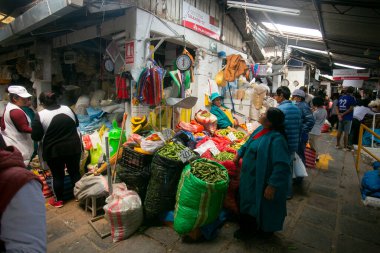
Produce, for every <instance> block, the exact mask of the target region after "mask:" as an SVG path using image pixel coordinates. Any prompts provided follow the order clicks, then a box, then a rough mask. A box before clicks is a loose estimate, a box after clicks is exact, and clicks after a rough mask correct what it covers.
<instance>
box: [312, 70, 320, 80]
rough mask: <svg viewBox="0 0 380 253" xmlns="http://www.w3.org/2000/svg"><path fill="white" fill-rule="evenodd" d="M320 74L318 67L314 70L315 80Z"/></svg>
mask: <svg viewBox="0 0 380 253" xmlns="http://www.w3.org/2000/svg"><path fill="white" fill-rule="evenodd" d="M320 75H321V71H320V70H319V69H316V70H315V77H314V78H315V80H317V81H319V76H320Z"/></svg>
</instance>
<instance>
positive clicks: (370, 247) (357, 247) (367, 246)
mask: <svg viewBox="0 0 380 253" xmlns="http://www.w3.org/2000/svg"><path fill="white" fill-rule="evenodd" d="M336 252H337V253H357V252H368V253H369V252H380V242H379V241H378V243H377V244H375V243H369V242H366V241H362V240H358V239H356V238H353V237H351V236H346V235H340V236H339V238H338V245H337V250H336Z"/></svg>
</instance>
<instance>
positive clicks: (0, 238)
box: [0, 134, 46, 252]
mask: <svg viewBox="0 0 380 253" xmlns="http://www.w3.org/2000/svg"><path fill="white" fill-rule="evenodd" d="M0 192H1V194H0V252H46V208H45V198H44V196H43V195H42V182H41V181H40V180H39V179H38V177H37V176H36V175H34V174H33V173H32V172H30V171H28V170H26V169H25V164H24V158H23V157H22V154H21V153H20V151H19V150H18V149H16V148H15V147H13V146H7V145H6V144H5V142H4V140H3V137H2V135H1V134H0Z"/></svg>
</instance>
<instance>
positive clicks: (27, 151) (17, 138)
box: [0, 85, 34, 165]
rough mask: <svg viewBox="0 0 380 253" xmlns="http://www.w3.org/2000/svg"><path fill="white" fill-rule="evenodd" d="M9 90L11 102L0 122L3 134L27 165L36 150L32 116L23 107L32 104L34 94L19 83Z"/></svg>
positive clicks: (6, 141) (8, 143) (7, 142)
mask: <svg viewBox="0 0 380 253" xmlns="http://www.w3.org/2000/svg"><path fill="white" fill-rule="evenodd" d="M8 92H9V103H8V104H7V105H6V107H5V110H4V114H3V117H2V118H1V122H0V126H1V134H2V135H3V138H4V140H5V143H6V144H7V145H8V146H14V147H16V148H17V149H18V150H19V151H20V152H21V154H22V157H23V159H24V163H25V165H28V164H29V162H30V158H31V156H32V154H33V151H34V146H33V141H32V139H31V136H30V134H31V132H32V128H31V127H30V123H31V120H30V118H29V117H28V115H27V114H26V113H25V112H24V111H23V110H22V109H21V107H23V106H28V105H30V98H31V97H32V95H31V94H29V93H28V91H27V90H26V89H25V88H24V87H22V86H18V85H12V86H9V87H8Z"/></svg>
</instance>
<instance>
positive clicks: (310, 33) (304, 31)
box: [262, 22, 322, 39]
mask: <svg viewBox="0 0 380 253" xmlns="http://www.w3.org/2000/svg"><path fill="white" fill-rule="evenodd" d="M262 24H263V25H264V26H265V27H266V28H268V29H269V30H271V31H274V32H276V31H277V30H279V31H280V32H282V33H284V34H289V35H299V36H307V37H312V38H318V39H322V33H321V32H320V31H319V30H317V29H310V28H303V27H298V26H289V25H282V24H272V23H269V22H262Z"/></svg>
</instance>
